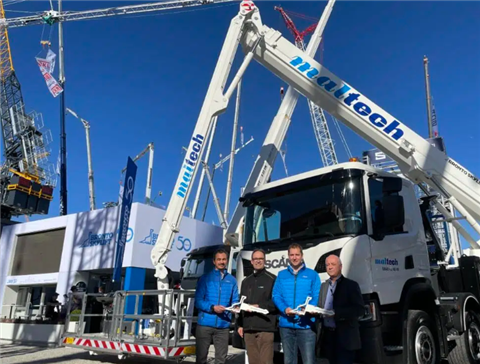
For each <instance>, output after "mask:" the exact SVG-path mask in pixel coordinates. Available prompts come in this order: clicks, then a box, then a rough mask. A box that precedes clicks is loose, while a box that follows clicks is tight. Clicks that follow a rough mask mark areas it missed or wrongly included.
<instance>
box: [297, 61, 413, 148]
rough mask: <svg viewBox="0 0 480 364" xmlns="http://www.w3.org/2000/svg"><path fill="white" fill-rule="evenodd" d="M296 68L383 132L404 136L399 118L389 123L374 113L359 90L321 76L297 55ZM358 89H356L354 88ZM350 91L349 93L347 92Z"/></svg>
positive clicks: (392, 136)
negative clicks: (362, 99)
mask: <svg viewBox="0 0 480 364" xmlns="http://www.w3.org/2000/svg"><path fill="white" fill-rule="evenodd" d="M290 65H292V66H293V67H294V68H295V69H296V70H298V71H300V73H302V74H304V75H305V76H306V77H307V78H309V79H310V80H312V81H315V82H316V83H317V85H318V86H320V87H322V88H323V89H325V90H326V91H328V92H329V93H330V94H332V95H333V96H335V98H337V99H338V100H343V103H344V104H345V105H347V106H348V107H350V108H352V109H353V110H354V111H355V112H356V113H357V114H358V115H360V116H362V117H363V118H364V119H366V120H368V121H369V122H370V123H371V124H373V125H374V126H376V127H377V128H379V129H382V130H383V132H384V133H385V134H387V135H389V136H390V137H391V138H393V139H395V140H399V139H400V138H401V137H402V136H403V134H404V133H403V130H402V129H400V128H399V126H400V125H401V124H400V122H398V121H397V120H393V121H391V122H390V123H388V121H387V119H386V118H385V117H384V116H383V115H381V114H379V113H375V112H374V113H372V108H371V107H370V106H368V105H367V104H366V103H364V102H362V101H358V99H359V98H361V97H362V96H363V95H361V94H360V93H358V92H349V91H350V90H351V89H352V88H351V87H350V86H348V85H347V84H346V83H344V82H343V81H342V83H343V84H342V85H341V86H340V85H338V84H337V82H335V81H333V80H331V79H330V78H329V77H327V76H320V70H318V69H317V68H315V67H313V66H312V65H311V64H310V63H308V62H306V61H304V60H303V59H302V57H299V56H295V57H293V59H292V60H291V61H290ZM354 91H356V90H354ZM347 93H348V94H347ZM367 117H368V119H367Z"/></svg>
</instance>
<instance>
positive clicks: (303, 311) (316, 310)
mask: <svg viewBox="0 0 480 364" xmlns="http://www.w3.org/2000/svg"><path fill="white" fill-rule="evenodd" d="M311 300H312V297H307V300H306V301H305V303H303V304H301V305H299V306H297V308H296V309H294V310H292V312H294V313H296V314H297V315H300V316H303V315H305V314H306V313H313V314H318V313H319V314H321V315H325V316H333V315H334V314H335V312H334V311H333V310H325V309H324V308H320V307H318V306H314V305H310V304H309V302H310V301H311ZM303 308H304V309H303Z"/></svg>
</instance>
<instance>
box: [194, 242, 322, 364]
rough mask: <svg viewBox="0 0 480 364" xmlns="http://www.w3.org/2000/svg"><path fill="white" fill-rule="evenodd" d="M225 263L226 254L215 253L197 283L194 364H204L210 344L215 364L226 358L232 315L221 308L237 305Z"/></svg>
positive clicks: (222, 252)
mask: <svg viewBox="0 0 480 364" xmlns="http://www.w3.org/2000/svg"><path fill="white" fill-rule="evenodd" d="M227 262H228V254H227V252H226V251H225V250H223V249H219V250H217V251H216V252H215V254H214V255H213V265H214V266H215V269H214V270H213V271H211V272H210V273H206V274H204V275H202V276H201V277H200V279H199V280H198V283H197V290H196V292H195V307H197V309H198V311H199V313H198V323H197V330H196V332H195V337H196V339H197V348H196V357H197V360H196V363H197V364H205V363H206V362H207V358H208V349H209V348H210V344H211V343H212V342H213V346H214V347H215V364H224V363H225V361H226V359H227V353H228V338H229V331H230V330H229V329H230V323H231V321H232V313H231V312H230V311H226V310H225V308H226V307H229V306H231V305H232V304H234V303H236V302H239V298H238V286H237V280H236V279H235V277H233V276H232V275H231V274H229V273H227V271H226V267H227ZM317 300H318V299H317ZM315 302H316V301H315Z"/></svg>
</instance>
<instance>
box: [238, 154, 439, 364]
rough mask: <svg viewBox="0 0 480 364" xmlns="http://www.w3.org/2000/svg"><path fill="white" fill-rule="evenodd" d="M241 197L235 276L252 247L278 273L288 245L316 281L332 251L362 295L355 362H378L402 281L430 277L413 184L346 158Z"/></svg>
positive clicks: (393, 327) (390, 341) (393, 335)
mask: <svg viewBox="0 0 480 364" xmlns="http://www.w3.org/2000/svg"><path fill="white" fill-rule="evenodd" d="M241 202H242V203H243V206H244V207H245V208H246V213H245V223H244V231H243V244H244V245H243V249H242V250H241V252H240V255H239V259H238V261H237V279H238V281H239V282H241V281H242V280H243V278H244V277H246V276H248V275H249V274H251V273H252V271H253V268H252V266H251V263H250V256H251V252H252V250H253V249H255V248H257V247H259V248H262V249H264V250H265V251H266V253H267V260H266V268H267V270H269V271H270V272H271V273H273V274H276V275H277V274H278V272H279V271H280V270H282V269H285V268H286V267H287V265H288V255H287V248H288V246H289V245H290V244H291V243H293V242H295V243H299V244H301V245H302V247H303V250H304V262H305V264H306V266H307V267H309V268H312V269H314V270H315V271H316V272H318V274H319V276H320V279H321V281H322V282H324V281H325V280H326V279H328V275H327V273H326V267H325V260H326V258H327V257H328V256H329V255H330V254H335V255H337V256H339V257H340V259H341V260H342V265H343V274H344V275H345V276H346V277H349V278H352V279H354V280H355V281H357V282H358V284H359V285H360V289H361V291H362V294H363V297H364V301H365V316H364V317H363V318H361V323H362V325H361V326H362V340H363V345H362V353H361V354H360V356H361V357H363V361H362V362H366V363H382V362H384V353H385V348H388V347H390V348H392V347H398V346H399V344H400V345H401V343H402V334H401V333H402V330H398V327H399V326H398V325H400V323H401V321H402V320H403V317H402V314H403V313H402V312H403V311H402V309H401V305H402V300H404V299H405V292H406V289H408V288H407V287H410V286H411V285H413V284H414V283H415V282H430V279H431V264H430V258H429V246H428V244H427V243H428V241H427V239H426V234H425V228H424V222H423V218H422V211H421V209H420V207H419V200H418V198H417V196H416V192H415V186H414V184H413V183H411V182H410V181H408V180H407V179H405V178H402V177H400V176H398V175H395V174H391V173H388V172H386V171H383V170H380V169H376V168H374V167H372V166H369V165H366V164H363V163H359V162H348V163H343V164H338V165H335V166H331V167H325V168H321V169H318V170H314V171H310V172H306V173H303V174H300V175H297V176H292V177H288V178H285V179H282V180H278V181H275V182H271V183H268V184H265V185H263V186H260V187H257V188H255V189H254V190H253V191H252V192H251V193H248V194H246V195H245V196H244V197H242V199H241ZM434 248H435V247H434ZM301 303H303V302H299V303H298V304H301Z"/></svg>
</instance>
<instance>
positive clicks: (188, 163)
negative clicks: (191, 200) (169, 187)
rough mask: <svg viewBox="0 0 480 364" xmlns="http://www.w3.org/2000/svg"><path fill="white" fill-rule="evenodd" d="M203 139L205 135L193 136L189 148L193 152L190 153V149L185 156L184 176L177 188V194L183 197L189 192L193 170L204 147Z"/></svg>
mask: <svg viewBox="0 0 480 364" xmlns="http://www.w3.org/2000/svg"><path fill="white" fill-rule="evenodd" d="M203 139H204V137H203V135H201V134H197V135H196V136H194V137H193V138H192V141H191V142H190V147H189V148H188V150H189V151H190V150H191V152H190V154H188V151H187V158H185V163H184V164H183V167H182V170H183V176H182V178H181V182H180V184H179V186H178V188H177V196H179V197H181V198H185V195H186V194H187V189H188V186H189V185H190V182H191V180H192V175H193V171H194V168H195V165H196V164H197V159H198V156H199V154H200V150H201V149H202V144H203Z"/></svg>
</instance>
